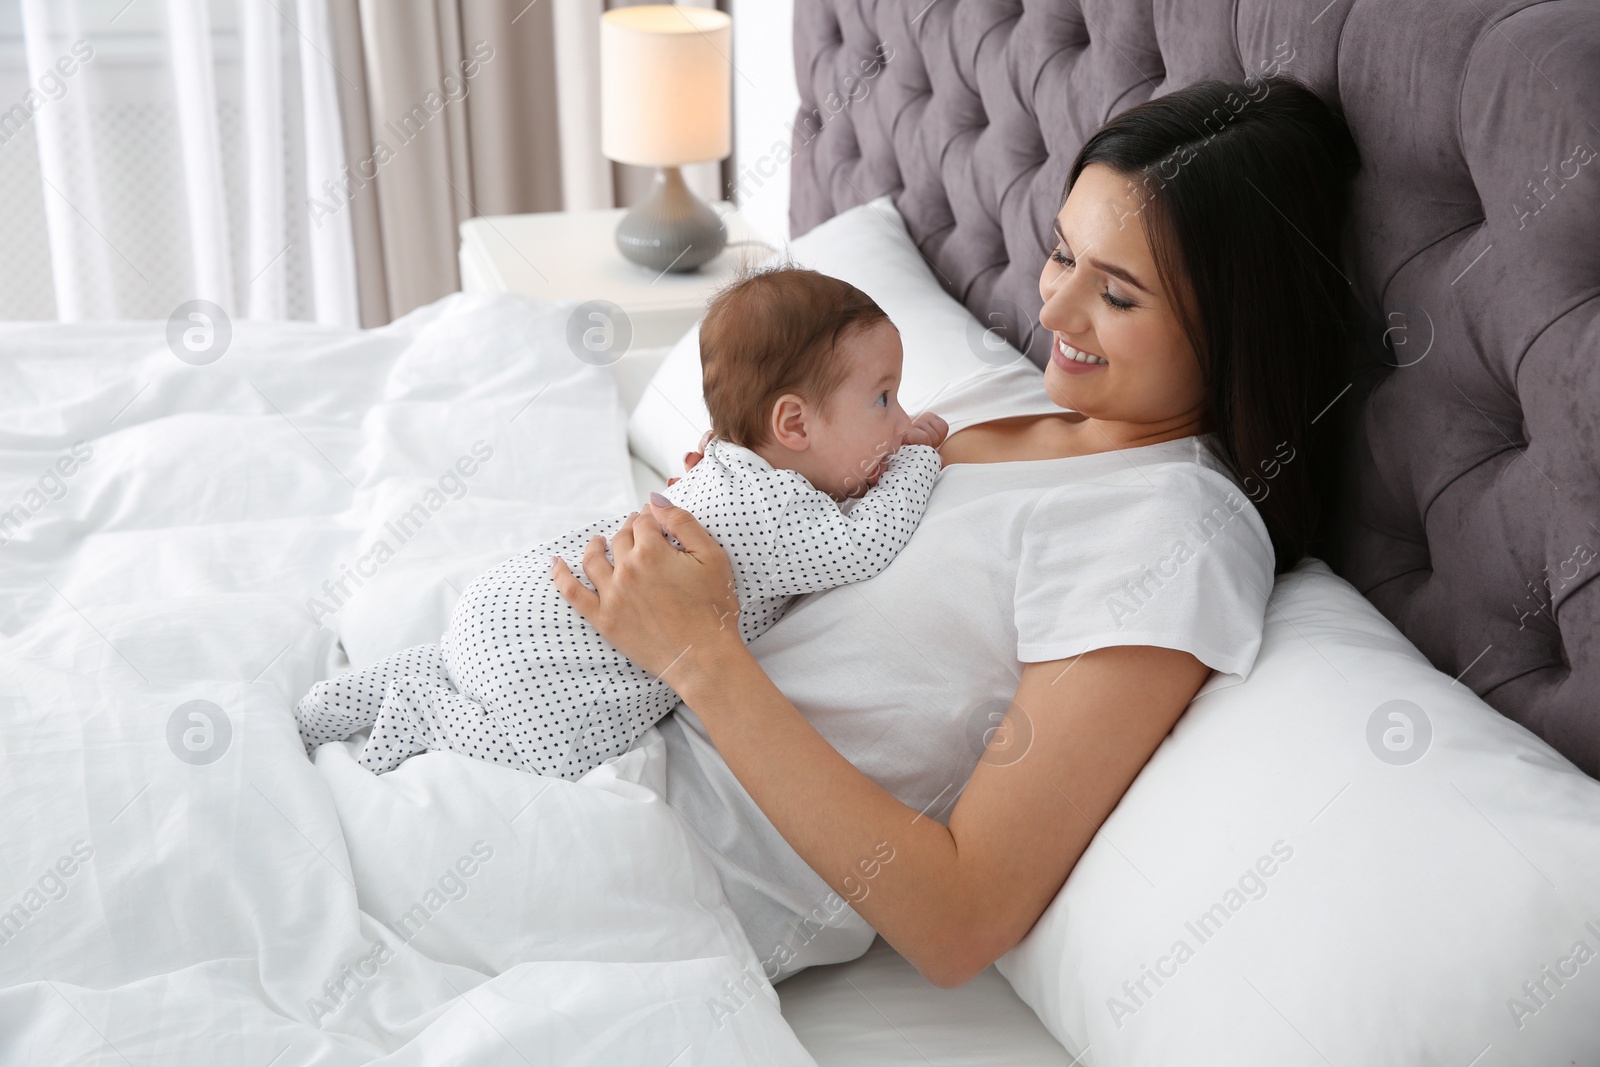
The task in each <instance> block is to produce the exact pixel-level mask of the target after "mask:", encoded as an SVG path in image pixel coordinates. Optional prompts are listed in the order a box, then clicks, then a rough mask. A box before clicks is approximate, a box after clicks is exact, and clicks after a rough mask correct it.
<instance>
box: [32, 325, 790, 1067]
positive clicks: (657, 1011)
mask: <svg viewBox="0 0 1600 1067" xmlns="http://www.w3.org/2000/svg"><path fill="white" fill-rule="evenodd" d="M569 310H570V308H569V307H568V306H567V305H560V304H545V303H536V302H530V301H526V300H522V299H520V298H516V297H509V296H466V295H457V296H453V297H449V298H446V299H445V300H442V301H440V302H438V303H436V304H433V305H431V306H429V307H426V308H423V309H421V310H419V311H417V312H415V313H413V314H411V315H409V316H407V317H406V318H404V319H402V320H400V321H399V322H397V323H395V324H393V325H391V326H389V327H385V328H383V329H380V330H374V331H366V332H362V333H349V332H337V331H330V330H325V329H321V328H317V327H313V326H308V325H298V324H279V325H270V326H269V325H265V324H235V327H234V334H233V338H232V340H231V342H230V344H229V347H228V349H227V351H226V352H225V353H224V354H223V356H222V357H221V358H220V359H218V360H216V361H215V362H212V363H209V364H206V365H194V364H192V363H189V362H185V361H183V360H180V359H179V358H177V357H176V356H175V355H174V354H173V351H172V350H171V349H169V347H168V345H167V341H166V336H165V330H164V324H161V323H148V324H118V325H106V326H72V327H64V326H13V327H8V328H0V509H4V511H3V512H0V612H3V614H0V627H3V632H0V715H3V720H0V721H3V726H0V746H3V747H0V804H3V811H4V813H5V819H4V823H3V826H0V1062H3V1063H4V1064H30V1063H37V1064H52V1065H54V1064H64V1063H93V1064H100V1063H105V1064H124V1063H132V1064H161V1065H180V1064H207V1065H209V1064H242V1065H249V1067H286V1065H288V1064H309V1063H316V1064H364V1063H372V1062H378V1061H381V1062H385V1063H391V1062H392V1063H416V1064H425V1063H426V1064H433V1063H450V1062H463V1063H509V1064H518V1063H529V1064H541V1065H542V1064H590V1063H592V1064H641V1065H656V1064H659V1065H661V1067H667V1065H686V1064H693V1063H745V1062H750V1063H763V1064H788V1063H794V1064H810V1063H812V1062H813V1061H812V1060H811V1058H810V1057H809V1056H808V1055H807V1054H806V1052H805V1051H804V1049H803V1048H802V1047H801V1046H800V1044H799V1042H798V1041H797V1039H796V1038H795V1036H794V1034H793V1032H792V1031H791V1030H790V1029H789V1027H788V1026H787V1025H786V1024H785V1023H784V1021H783V1019H782V1018H781V1016H780V1014H779V1011H778V999H777V995H776V993H775V991H774V990H773V989H772V987H771V986H770V984H768V983H767V982H766V980H765V978H764V977H763V976H762V973H761V968H760V966H759V964H758V962H757V960H756V958H755V955H754V953H753V951H752V949H751V947H750V945H749V943H748V941H747V940H746V938H745V936H744V934H743V932H742V931H741V929H740V928H739V926H738V924H737V921H736V919H735V917H734V915H733V913H732V912H731V910H730V909H729V907H728V905H727V902H726V900H725V899H724V897H723V894H722V890H721V887H720V885H719V883H718V881H717V878H716V875H715V873H714V871H713V869H712V867H711V865H710V863H709V860H708V859H707V858H706V856H705V854H704V852H703V851H701V848H700V846H699V844H698V843H697V842H696V841H695V840H694V839H693V838H692V837H690V836H688V833H687V831H686V830H685V829H684V827H683V824H682V823H681V822H680V821H679V820H678V819H677V817H676V815H675V814H674V813H673V812H672V811H671V810H670V809H669V808H667V807H666V805H665V804H664V803H663V802H662V800H661V796H660V793H661V787H662V781H661V771H662V759H661V757H662V751H661V748H660V738H659V734H657V733H656V732H655V731H654V730H652V731H650V732H649V733H647V734H646V736H645V738H644V743H643V744H642V745H641V747H639V748H637V749H636V750H635V751H633V752H630V753H628V754H627V755H626V756H624V757H622V758H621V759H619V760H617V761H616V762H614V763H611V764H606V765H603V766H601V767H599V768H596V770H595V771H593V772H591V773H590V774H589V775H588V776H587V777H586V778H585V779H583V780H582V781H580V782H576V783H570V782H565V781H561V780H558V779H544V778H537V777H533V776H530V775H525V774H520V773H517V772H514V771H509V770H505V769H503V768H499V767H495V766H492V765H489V764H486V763H481V762H478V761H474V760H470V759H467V758H465V757H461V756H456V755H453V754H449V753H430V754H426V755H423V756H419V757H416V758H414V759H412V760H410V761H408V762H407V763H406V764H405V765H404V766H402V767H401V768H400V769H399V770H398V771H395V772H394V773H392V774H389V775H385V776H383V777H378V778H375V777H373V776H372V775H370V774H368V773H366V772H365V771H363V770H361V769H360V768H359V767H358V766H356V764H355V763H354V762H353V759H352V753H353V749H354V745H353V744H352V745H350V746H344V745H330V746H325V747H324V748H322V749H321V750H320V751H319V753H318V756H317V759H316V762H315V764H313V763H312V762H311V761H309V760H308V759H307V758H306V756H305V753H304V751H303V750H302V748H301V746H300V741H299V738H298V735H297V733H296V730H295V725H294V720H293V717H292V715H291V709H292V707H293V704H294V702H295V701H296V699H298V697H299V696H300V695H301V694H302V693H304V692H305V690H306V689H307V688H308V687H309V686H310V685H311V683H312V682H313V681H315V680H316V679H317V678H319V677H323V676H325V675H327V674H330V673H334V672H336V671H338V670H341V669H343V668H344V667H346V666H347V665H348V664H347V663H346V661H345V659H344V657H343V655H342V653H341V645H340V642H341V641H342V649H343V650H347V651H348V657H349V662H350V664H353V665H356V666H360V665H362V664H364V663H368V662H371V661H372V660H374V659H377V658H379V657H380V656H382V655H384V654H386V653H388V652H390V651H393V650H395V649H397V648H400V647H403V646H404V645H406V644H410V643H416V642H421V641H431V640H435V639H437V637H438V634H439V632H440V631H441V630H442V628H443V625H444V623H445V621H446V618H447V615H448V611H449V608H450V606H451V605H452V604H453V602H454V600H455V597H456V595H457V590H459V589H461V588H463V587H464V585H465V583H466V582H468V581H470V580H471V579H472V578H473V577H475V576H476V575H477V574H479V573H481V572H482V571H484V570H485V569H487V568H488V567H489V566H491V565H493V564H494V563H496V562H498V561H500V560H502V559H504V558H506V557H508V556H510V555H511V554H513V553H514V552H517V551H519V550H521V549H523V548H525V547H526V546H527V545H529V544H532V543H534V542H536V541H539V540H542V539H545V538H548V537H550V536H552V535H555V534H557V533H560V532H561V531H564V530H566V529H569V528H571V527H573V526H576V525H579V524H581V523H584V522H587V521H590V520H592V519H594V518H597V517H599V516H602V515H606V514H615V513H619V512H623V511H627V510H630V508H631V507H632V500H633V492H632V485H631V483H630V480H629V467H628V459H627V453H626V450H625V446H624V443H623V415H622V411H621V408H620V406H619V404H618V402H617V400H616V396H615V393H614V390H613V385H612V381H611V378H610V376H609V374H608V373H607V372H606V371H605V370H603V369H601V368H597V367H592V366H589V365H586V364H585V363H583V362H581V361H579V360H578V359H576V358H575V357H574V356H573V355H572V354H571V353H570V352H569V351H568V349H567V347H566V343H565V340H564V337H565V327H566V322H565V318H566V313H567V312H568V311H569Z"/></svg>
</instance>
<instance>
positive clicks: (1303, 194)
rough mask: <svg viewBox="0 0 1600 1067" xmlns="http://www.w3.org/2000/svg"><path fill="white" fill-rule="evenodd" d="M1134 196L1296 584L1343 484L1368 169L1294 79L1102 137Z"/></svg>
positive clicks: (1112, 124)
mask: <svg viewBox="0 0 1600 1067" xmlns="http://www.w3.org/2000/svg"><path fill="white" fill-rule="evenodd" d="M1091 163H1100V164H1103V165H1105V166H1106V167H1109V168H1110V169H1112V170H1113V171H1116V172H1117V173H1118V174H1120V175H1122V176H1123V177H1126V178H1128V179H1129V180H1130V181H1132V182H1133V183H1134V185H1135V189H1136V196H1137V197H1138V198H1139V201H1140V205H1141V206H1140V210H1139V214H1140V215H1141V217H1142V223H1143V226H1144V232H1145V237H1146V239H1147V240H1148V241H1149V243H1150V249H1151V252H1152V254H1153V255H1154V258H1155V262H1156V269H1157V271H1158V273H1159V274H1160V277H1161V282H1162V285H1163V286H1164V287H1165V289H1166V291H1167V292H1168V293H1170V294H1172V299H1173V301H1174V306H1175V308H1176V310H1177V313H1178V317H1179V320H1180V322H1181V323H1182V325H1183V329H1184V332H1185V334H1186V335H1187V337H1188V338H1189V341H1190V343H1191V344H1192V345H1193V346H1194V350H1195V353H1196V355H1197V356H1198V357H1199V360H1200V367H1201V371H1202V374H1203V375H1204V378H1205V382H1206V390H1207V401H1208V415H1209V418H1210V423H1211V425H1210V429H1212V430H1214V431H1215V432H1216V435H1217V438H1218V440H1219V441H1220V444H1221V446H1222V451H1223V453H1224V455H1223V457H1222V458H1223V459H1224V460H1225V461H1226V462H1227V463H1229V464H1230V465H1231V466H1232V467H1233V468H1234V472H1235V474H1236V475H1237V476H1238V478H1239V481H1240V484H1241V486H1242V487H1243V488H1244V490H1245V492H1246V494H1247V495H1249V497H1250V499H1251V500H1252V501H1253V502H1254V503H1255V506H1256V509H1257V511H1259V512H1260V514H1261V518H1262V519H1263V520H1264V521H1265V523H1266V526H1267V531H1268V532H1269V533H1270V534H1271V535H1272V547H1273V551H1274V553H1275V555H1276V557H1277V561H1276V573H1278V574H1282V573H1283V572H1284V571H1287V570H1288V569H1290V568H1291V567H1293V566H1294V565H1295V564H1296V563H1298V562H1299V561H1300V559H1301V558H1302V557H1303V556H1305V555H1307V554H1309V553H1313V552H1314V551H1315V549H1316V546H1317V544H1318V534H1319V530H1320V529H1321V526H1322V524H1323V521H1324V519H1325V517H1326V512H1327V511H1328V507H1329V501H1330V500H1331V499H1332V494H1333V489H1332V486H1333V485H1334V482H1335V480H1336V476H1337V470H1336V466H1337V463H1336V457H1337V446H1338V441H1337V433H1338V431H1337V430H1336V429H1335V427H1336V426H1338V425H1339V423H1340V420H1336V419H1333V418H1326V419H1324V418H1320V417H1319V416H1320V414H1321V413H1322V412H1324V411H1325V410H1326V409H1327V407H1328V406H1329V405H1331V404H1332V403H1333V401H1334V400H1335V398H1336V396H1337V394H1338V392H1339V390H1340V388H1341V386H1342V385H1344V384H1345V382H1346V381H1347V379H1345V378H1343V377H1341V369H1342V368H1343V367H1344V365H1345V361H1346V358H1347V357H1348V355H1349V347H1348V346H1349V344H1350V341H1351V336H1352V333H1351V331H1352V328H1353V327H1354V324H1355V321H1356V320H1355V301H1354V298H1353V294H1352V292H1351V286H1350V282H1349V281H1348V279H1347V278H1346V276H1345V275H1344V273H1342V269H1341V267H1340V266H1339V265H1338V264H1339V263H1340V262H1341V255H1340V238H1341V235H1342V233H1343V232H1344V222H1345V215H1346V211H1347V210H1348V206H1349V197H1350V184H1351V182H1350V180H1351V178H1352V176H1353V175H1354V174H1355V172H1356V170H1357V169H1358V168H1359V167H1360V156H1359V155H1358V153H1357V151H1356V145H1355V141H1354V140H1353V139H1352V138H1351V136H1350V131H1349V128H1348V127H1347V126H1346V125H1345V123H1344V120H1343V119H1341V118H1340V117H1339V116H1338V115H1337V114H1335V113H1334V112H1333V111H1332V110H1331V109H1330V108H1329V107H1328V105H1326V104H1325V103H1323V102H1322V100H1321V99H1319V98H1318V97H1317V95H1316V94H1315V93H1314V92H1312V91H1311V90H1310V89H1308V88H1306V87H1305V86H1303V85H1301V84H1300V83H1299V82H1296V81H1294V80H1292V79H1290V78H1287V77H1283V76H1281V75H1274V76H1272V77H1266V78H1261V79H1259V80H1250V81H1246V82H1243V83H1239V84H1229V83H1227V82H1222V81H1206V82H1200V83H1198V84H1195V85H1190V86H1187V87H1185V88H1182V89H1179V90H1176V91H1174V92H1172V93H1169V94H1167V95H1165V96H1161V97H1157V98H1156V99H1154V100H1148V101H1146V102H1144V103H1142V104H1138V105H1135V106H1134V107H1131V108H1129V109H1128V110H1126V111H1123V112H1122V113H1120V114H1118V115H1116V116H1114V117H1113V118H1111V119H1110V120H1108V121H1107V122H1106V124H1105V125H1104V126H1102V127H1101V128H1100V130H1099V131H1098V132H1097V133H1095V135H1094V136H1093V137H1090V138H1089V140H1088V143H1086V144H1085V145H1084V146H1083V149H1082V151H1080V152H1079V153H1078V157H1077V159H1076V160H1074V161H1073V164H1072V171H1071V173H1070V174H1069V175H1068V177H1067V185H1066V189H1064V190H1063V191H1062V196H1061V200H1062V203H1063V204H1064V203H1065V202H1066V198H1067V193H1068V192H1070V191H1071V189H1072V185H1073V183H1074V182H1076V181H1077V180H1078V175H1079V174H1080V173H1081V172H1082V171H1083V168H1084V167H1086V166H1088V165H1089V164H1091Z"/></svg>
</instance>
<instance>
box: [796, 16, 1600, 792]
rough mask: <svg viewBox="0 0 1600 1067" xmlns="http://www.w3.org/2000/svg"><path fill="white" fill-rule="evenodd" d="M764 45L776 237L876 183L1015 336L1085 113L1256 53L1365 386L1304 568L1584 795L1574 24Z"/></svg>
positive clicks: (1092, 117)
mask: <svg viewBox="0 0 1600 1067" xmlns="http://www.w3.org/2000/svg"><path fill="white" fill-rule="evenodd" d="M794 52H795V71H796V75H797V80H798V82H799V88H800V99H801V106H800V112H799V116H798V118H797V121H796V123H795V128H794V143H793V149H794V158H793V162H792V164H791V171H792V191H791V201H790V228H791V232H792V233H793V234H794V235H795V236H798V235H800V234H802V233H804V232H805V231H807V230H809V229H810V228H811V227H813V226H815V225H816V224H817V223H819V222H822V221H823V220H824V219H827V218H829V217H831V216H832V215H834V214H836V213H838V212H839V211H842V210H844V209H845V208H848V207H852V206H854V205H857V204H861V203H864V202H866V201H867V200H870V199H872V198H874V197H876V196H880V195H882V194H884V193H891V194H893V196H894V200H895V202H896V204H897V205H898V207H899V209H900V212H901V214H902V215H903V216H904V217H905V220H906V224H907V226H908V227H909V229H910V231H911V235H912V238H913V239H914V240H915V241H916V243H917V245H918V247H919V248H920V249H921V250H922V253H923V255H924V256H925V257H926V258H927V260H928V261H929V263H930V264H931V265H932V266H933V267H934V268H935V273H936V274H938V275H939V276H940V278H941V279H942V280H943V283H944V284H945V285H946V287H947V288H948V289H949V291H950V292H951V294H952V295H954V296H955V297H956V298H957V299H959V300H961V301H962V302H963V303H965V304H966V305H967V307H969V308H971V309H972V310H973V311H975V312H977V313H978V314H980V315H983V314H985V313H986V312H987V311H988V310H990V309H992V308H997V307H1001V306H1004V305H1005V304H1008V303H1009V304H1011V305H1015V306H1017V307H1020V308H1021V309H1022V310H1023V311H1024V312H1025V313H1027V314H1031V315H1034V316H1037V314H1038V311H1039V308H1040V298H1039V292H1038V280H1039V269H1040V267H1041V265H1042V264H1043V261H1044V257H1045V255H1046V253H1047V251H1048V247H1049V243H1050V242H1049V241H1048V240H1047V235H1048V234H1049V232H1050V219H1051V216H1052V214H1053V213H1054V211H1055V210H1056V208H1057V206H1058V203H1059V198H1060V194H1061V190H1062V184H1063V182H1064V181H1065V178H1066V173H1067V170H1068V168H1069V166H1070V165H1071V162H1072V159H1073V157H1074V156H1075V155H1076V153H1077V151H1078V149H1079V148H1080V147H1081V146H1082V144H1083V142H1084V141H1085V140H1086V139H1087V138H1088V136H1089V135H1090V134H1091V133H1093V132H1094V130H1095V129H1097V128H1098V127H1099V125H1100V124H1101V123H1102V122H1103V121H1104V120H1105V119H1106V118H1108V117H1109V116H1111V115H1112V114H1115V113H1116V112H1118V111H1120V110H1122V109H1124V108H1126V107H1128V106H1130V105H1132V104H1135V103H1138V102H1140V101H1142V100H1146V99H1149V98H1150V97H1152V96H1157V95H1160V94H1162V93H1164V92H1168V91H1170V90H1172V89H1175V88H1178V87H1180V86H1183V85H1187V84H1190V83H1192V82H1195V81H1199V80H1202V79H1205V78H1224V79H1228V80H1233V81H1238V80H1242V79H1243V78H1244V77H1246V76H1247V75H1249V74H1252V73H1256V72H1263V71H1268V70H1270V69H1271V68H1272V66H1273V65H1274V64H1276V65H1277V66H1278V67H1279V68H1281V69H1282V70H1283V71H1284V72H1285V73H1287V74H1289V75H1291V76H1293V77H1295V78H1298V79H1299V80H1300V81H1302V82H1305V83H1306V84H1307V85H1309V86H1310V87H1311V88H1313V89H1314V90H1316V91H1317V92H1318V93H1319V94H1320V95H1321V96H1322V97H1323V99H1324V100H1327V101H1328V102H1329V103H1331V104H1332V105H1334V106H1335V107H1336V108H1337V109H1338V110H1339V111H1340V112H1341V113H1342V114H1343V115H1344V117H1345V119H1346V121H1347V122H1349V124H1350V127H1351V130H1352V132H1353V133H1354V135H1355V139H1356V143H1357V145H1358V146H1359V148H1360V151H1361V156H1362V162H1363V167H1362V172H1361V175H1360V177H1359V178H1358V179H1357V188H1356V194H1355V208H1354V220H1353V223H1354V232H1353V234H1352V237H1351V248H1352V253H1351V257H1350V260H1349V261H1348V262H1347V263H1346V264H1345V265H1344V269H1345V273H1347V274H1348V275H1349V276H1350V277H1351V279H1352V281H1353V283H1354V285H1355V289H1356V292H1357V295H1358V298H1359V300H1360V302H1361V305H1362V307H1363V310H1364V313H1365V314H1366V315H1367V317H1368V320H1369V324H1368V329H1367V336H1366V337H1365V338H1364V341H1363V344H1364V346H1365V347H1366V348H1367V349H1369V350H1370V353H1371V357H1372V358H1371V361H1370V362H1371V368H1370V369H1372V370H1375V373H1368V374H1365V375H1357V376H1356V377H1354V378H1353V379H1352V387H1351V389H1350V390H1349V391H1348V392H1347V393H1345V394H1343V395H1341V396H1340V397H1339V398H1338V399H1337V401H1336V402H1335V403H1336V404H1337V405H1346V406H1347V411H1346V413H1345V417H1346V419H1347V421H1348V424H1349V425H1350V427H1351V431H1350V434H1349V438H1350V440H1349V444H1348V448H1349V456H1350V458H1349V460H1348V461H1347V463H1346V472H1347V476H1346V481H1347V484H1348V489H1347V492H1346V494H1345V502H1344V503H1343V505H1342V506H1341V507H1340V508H1339V509H1338V514H1337V516H1336V520H1335V522H1336V526H1337V529H1336V531H1335V536H1334V540H1333V541H1332V542H1331V545H1330V547H1331V551H1330V552H1328V553H1327V555H1328V556H1329V561H1330V563H1332V564H1333V565H1334V566H1335V568H1336V569H1337V570H1339V572H1340V573H1341V574H1343V575H1344V577H1346V578H1347V579H1348V580H1349V581H1350V582H1351V583H1352V584H1354V585H1355V586H1356V587H1357V588H1358V589H1360V590H1361V591H1362V592H1363V593H1365V594H1366V595H1367V596H1368V597H1369V598H1370V599H1371V600H1372V601H1373V602H1374V603H1375V604H1376V605H1377V606H1378V607H1379V608H1380V609H1381V610H1382V611H1383V613H1384V614H1385V615H1386V616H1388V617H1389V618H1390V619H1391V620H1393V621H1394V622H1395V624H1396V625H1397V626H1399V627H1400V629H1401V630H1403V631H1404V632H1405V633H1406V635H1407V636H1408V637H1410V638H1411V640H1412V641H1414V642H1415V643H1416V644H1417V646H1418V647H1419V648H1421V649H1422V651H1423V652H1424V653H1426V654H1427V656H1428V657H1429V658H1430V659H1431V660H1432V661H1433V663H1434V664H1435V665H1436V666H1437V667H1438V668H1439V669H1440V670H1443V671H1445V672H1447V673H1449V674H1451V675H1456V676H1459V678H1460V681H1461V682H1462V684H1465V685H1469V686H1471V687H1472V689H1474V690H1475V691H1476V692H1478V693H1479V694H1480V695H1482V696H1483V697H1484V698H1485V699H1486V700H1487V701H1488V702H1489V703H1490V704H1492V705H1494V706H1495V707H1496V708H1498V709H1499V710H1500V711H1501V712H1503V713H1504V714H1506V715H1508V716H1510V717H1511V718H1513V719H1515V720H1517V721H1518V722H1520V723H1522V724H1523V725H1525V726H1527V727H1528V728H1529V729H1530V730H1532V731H1534V732H1535V733H1537V734H1539V735H1540V736H1542V737H1543V738H1545V739H1546V740H1547V741H1548V742H1550V744H1552V745H1553V746H1554V747H1555V748H1557V749H1558V750H1560V751H1561V752H1563V753H1564V754H1565V755H1566V756H1567V757H1568V758H1570V759H1571V760H1573V762H1575V763H1576V764H1577V765H1578V766H1580V767H1582V768H1583V769H1584V770H1585V771H1586V772H1587V773H1589V774H1590V775H1593V776H1596V777H1600V582H1596V581H1593V579H1594V577H1595V576H1596V575H1597V574H1600V299H1597V297H1600V4H1597V3H1594V2H1589V0H1552V2H1546V3H1532V2H1528V0H1331V2H1326V0H1160V2H1156V3H1152V2H1150V0H1082V2H1081V3H1080V2H1079V0H1034V2H1023V0H931V2H930V0H795V39H794ZM884 56H887V57H888V61H887V62H886V63H882V64H874V62H873V61H874V60H877V59H880V58H881V57H884ZM863 64H866V65H865V66H863ZM866 70H874V74H873V76H872V77H871V80H870V81H865V82H864V81H863V79H862V72H863V71H866ZM863 85H864V86H865V91H863V89H862V86H863ZM1048 345H1049V340H1048V334H1047V333H1046V332H1045V331H1043V330H1035V331H1034V333H1033V335H1032V338H1031V341H1030V343H1029V345H1028V346H1027V353H1028V356H1029V358H1031V359H1033V360H1034V362H1036V363H1039V364H1040V365H1041V366H1042V365H1043V361H1044V359H1045V358H1046V355H1047V350H1048Z"/></svg>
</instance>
